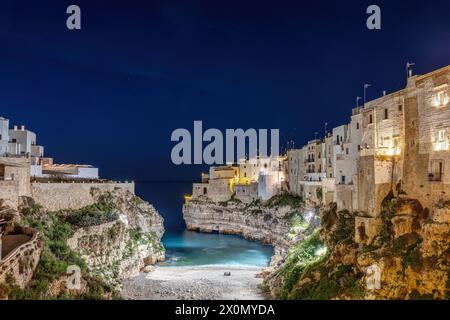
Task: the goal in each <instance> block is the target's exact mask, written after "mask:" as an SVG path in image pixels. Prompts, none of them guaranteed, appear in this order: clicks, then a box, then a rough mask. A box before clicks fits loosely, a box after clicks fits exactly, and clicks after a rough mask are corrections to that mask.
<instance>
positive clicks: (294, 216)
mask: <svg viewBox="0 0 450 320" xmlns="http://www.w3.org/2000/svg"><path fill="white" fill-rule="evenodd" d="M284 219H287V220H290V221H291V227H290V229H289V233H288V235H287V236H288V238H289V239H293V238H295V237H296V236H297V235H299V234H300V233H302V232H304V231H305V230H306V229H308V225H309V223H308V221H306V219H305V218H304V217H303V215H302V214H301V213H300V212H298V211H292V212H289V213H287V214H286V215H285V216H284Z"/></svg>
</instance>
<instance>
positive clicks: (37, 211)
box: [0, 197, 117, 299]
mask: <svg viewBox="0 0 450 320" xmlns="http://www.w3.org/2000/svg"><path fill="white" fill-rule="evenodd" d="M107 201H108V197H103V198H101V199H100V201H99V203H97V204H95V205H92V206H89V207H85V208H82V209H80V210H75V215H84V214H88V213H89V212H90V211H91V210H96V211H95V212H96V214H98V215H100V210H102V209H104V210H108V211H109V210H111V209H112V207H111V205H110V202H109V203H108V202H107ZM68 213H69V212H68V210H65V211H59V212H45V211H43V209H42V207H40V206H37V205H35V206H32V207H29V208H26V209H23V210H22V215H23V217H24V218H23V224H24V225H27V226H30V227H32V228H34V229H36V230H38V231H39V233H40V237H41V240H42V242H43V248H42V253H41V257H40V260H39V264H38V266H37V267H36V270H35V272H34V274H33V278H32V280H31V282H30V284H29V285H28V287H27V288H26V289H21V288H20V287H18V286H17V285H16V284H15V283H14V281H8V285H6V286H5V285H3V286H2V288H0V291H1V292H2V293H3V294H5V293H7V296H8V297H9V298H10V299H48V298H52V299H54V298H58V299H71V298H77V299H104V298H105V296H109V297H117V293H116V292H115V291H114V290H113V289H112V288H111V287H110V286H108V285H107V284H105V283H104V282H103V281H102V280H101V279H100V278H97V277H94V276H91V275H90V274H89V272H88V270H87V266H86V263H85V261H84V260H83V259H82V258H81V257H80V256H79V255H78V254H77V253H76V252H74V251H73V250H72V249H70V247H69V246H68V245H67V240H68V239H69V238H70V237H71V236H72V234H73V226H72V224H71V223H70V222H71V221H84V220H71V219H69V218H68V217H69V216H68V215H67V214H68ZM108 219H109V218H108ZM75 225H77V224H76V223H75ZM77 226H79V225H77ZM70 265H76V266H78V267H80V269H81V272H82V274H83V279H84V280H85V281H86V291H85V292H84V293H82V294H80V295H78V296H73V295H68V294H67V293H64V292H63V293H59V294H58V296H56V297H55V296H50V295H51V293H50V292H49V286H50V284H51V283H52V282H53V281H55V280H57V279H58V278H60V277H61V276H63V275H65V274H66V271H67V267H68V266H70ZM0 295H1V293H0Z"/></svg>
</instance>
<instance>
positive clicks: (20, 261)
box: [0, 227, 42, 288]
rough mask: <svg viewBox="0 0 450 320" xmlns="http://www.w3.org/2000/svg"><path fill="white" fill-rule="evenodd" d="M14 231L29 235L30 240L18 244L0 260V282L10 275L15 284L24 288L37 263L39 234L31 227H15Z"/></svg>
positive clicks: (39, 249) (39, 251)
mask: <svg viewBox="0 0 450 320" xmlns="http://www.w3.org/2000/svg"><path fill="white" fill-rule="evenodd" d="M14 233H20V234H25V235H29V236H30V240H29V241H28V242H26V243H23V244H22V245H20V246H18V247H17V248H15V249H14V250H12V251H11V252H9V254H7V255H6V256H5V257H3V258H2V260H1V261H0V283H5V282H6V280H7V278H8V276H9V275H11V276H12V277H13V278H14V280H15V282H16V284H17V285H18V286H20V287H21V288H25V286H26V285H27V284H28V282H29V281H30V280H31V278H32V277H33V272H34V269H35V268H36V266H37V265H38V262H39V258H40V256H41V251H42V246H41V243H40V240H39V234H38V233H37V232H36V231H35V230H34V229H31V228H22V227H21V228H16V230H14Z"/></svg>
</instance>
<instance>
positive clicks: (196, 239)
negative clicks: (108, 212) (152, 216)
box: [136, 182, 273, 267]
mask: <svg viewBox="0 0 450 320" xmlns="http://www.w3.org/2000/svg"><path fill="white" fill-rule="evenodd" d="M191 188H192V183H188V182H136V194H137V195H138V196H140V197H141V198H142V199H144V200H146V201H148V202H150V203H151V204H152V205H153V206H154V207H155V208H156V209H157V210H158V212H159V213H160V214H161V215H162V216H163V218H164V228H165V229H166V232H165V234H164V237H163V244H164V247H165V248H166V262H165V263H164V265H167V266H196V265H198V266H200V265H228V266H241V267H264V266H267V265H268V264H269V262H270V258H271V256H272V255H273V249H272V247H271V246H269V245H263V244H261V243H259V242H254V241H248V240H245V239H244V238H242V237H240V236H234V235H223V234H218V233H199V232H192V231H187V230H186V226H185V224H184V220H183V213H182V206H183V201H184V199H183V195H185V194H189V193H191Z"/></svg>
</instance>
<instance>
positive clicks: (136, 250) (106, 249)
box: [67, 189, 164, 284]
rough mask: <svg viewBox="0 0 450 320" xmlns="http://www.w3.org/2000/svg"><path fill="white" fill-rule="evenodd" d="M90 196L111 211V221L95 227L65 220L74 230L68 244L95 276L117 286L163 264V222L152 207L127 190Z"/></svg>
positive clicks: (83, 219) (78, 220)
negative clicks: (145, 269) (147, 269)
mask: <svg viewBox="0 0 450 320" xmlns="http://www.w3.org/2000/svg"><path fill="white" fill-rule="evenodd" d="M92 192H93V193H94V197H95V198H97V199H98V202H107V205H108V206H110V207H111V209H112V210H110V211H109V212H110V215H111V217H109V218H107V219H106V220H105V221H102V222H101V223H100V222H99V223H96V221H89V218H88V219H86V217H88V216H85V217H77V216H76V215H75V216H74V215H73V212H69V216H68V217H67V219H68V220H69V221H72V223H73V225H74V226H75V228H74V233H73V235H72V236H71V237H70V238H69V239H68V241H67V243H68V245H69V247H70V248H71V249H73V250H74V251H75V252H77V253H79V254H80V255H81V257H82V258H83V259H84V260H85V261H86V264H87V265H88V267H89V268H90V269H91V271H92V272H93V273H94V274H97V275H99V276H101V277H102V278H104V279H107V281H108V282H109V283H112V284H120V280H122V279H125V278H128V277H132V276H135V275H137V274H139V272H140V271H141V270H142V269H143V268H144V267H145V266H147V265H151V264H155V263H156V262H158V261H163V260H164V247H163V245H162V243H161V237H162V235H163V233H164V227H163V219H162V217H161V216H160V215H159V214H158V212H157V211H156V210H155V208H154V207H153V206H151V205H150V204H149V203H147V202H145V201H143V200H141V199H140V198H138V197H137V196H135V195H133V194H132V193H131V192H129V191H126V190H121V189H120V190H115V191H113V192H111V193H98V192H97V191H96V190H93V191H92ZM82 211H86V209H82ZM94 220H95V219H94Z"/></svg>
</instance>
